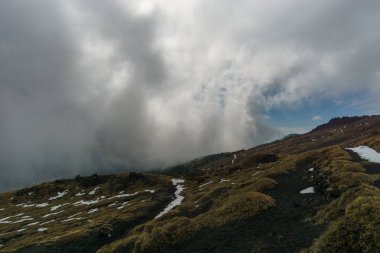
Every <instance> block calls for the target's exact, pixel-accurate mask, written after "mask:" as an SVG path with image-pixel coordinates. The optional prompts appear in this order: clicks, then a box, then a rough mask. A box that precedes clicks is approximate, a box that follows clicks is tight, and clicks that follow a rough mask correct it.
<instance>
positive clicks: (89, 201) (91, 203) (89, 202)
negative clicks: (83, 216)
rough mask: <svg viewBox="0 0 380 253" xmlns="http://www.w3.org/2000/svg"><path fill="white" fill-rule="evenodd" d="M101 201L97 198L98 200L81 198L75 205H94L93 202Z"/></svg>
mask: <svg viewBox="0 0 380 253" xmlns="http://www.w3.org/2000/svg"><path fill="white" fill-rule="evenodd" d="M98 202H99V199H96V200H87V201H86V200H80V201H78V202H75V203H74V205H75V206H81V205H93V204H96V203H98Z"/></svg>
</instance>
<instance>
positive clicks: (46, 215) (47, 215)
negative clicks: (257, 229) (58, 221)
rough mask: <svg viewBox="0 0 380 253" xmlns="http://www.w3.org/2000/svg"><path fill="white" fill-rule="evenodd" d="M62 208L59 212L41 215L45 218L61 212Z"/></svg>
mask: <svg viewBox="0 0 380 253" xmlns="http://www.w3.org/2000/svg"><path fill="white" fill-rule="evenodd" d="M63 211H64V210H62V211H59V212H55V213H48V214H45V215H44V216H42V218H46V217H49V216H51V215H56V214H59V213H62V212H63Z"/></svg>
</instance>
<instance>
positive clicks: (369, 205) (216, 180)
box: [0, 116, 380, 253]
mask: <svg viewBox="0 0 380 253" xmlns="http://www.w3.org/2000/svg"><path fill="white" fill-rule="evenodd" d="M379 152H380V116H364V117H350V118H349V117H345V118H336V119H332V120H331V121H330V122H329V123H327V124H325V125H322V126H319V127H317V128H316V129H314V130H313V131H311V132H309V133H307V134H304V135H293V136H290V137H288V138H286V139H284V140H279V141H275V142H272V143H269V144H265V145H261V146H258V147H255V148H252V149H249V150H240V151H236V152H232V153H222V154H216V155H211V156H206V157H203V158H199V159H196V160H193V161H190V162H188V163H185V164H182V165H179V166H175V167H172V168H168V169H166V170H163V171H160V172H156V173H151V174H140V173H124V174H114V175H93V176H90V177H80V176H78V177H76V178H75V179H64V180H57V181H54V182H47V183H44V184H41V185H36V186H33V187H30V188H25V189H21V190H18V191H13V192H7V193H2V194H0V252H32V253H33V252H42V253H43V252H99V253H101V252H134V253H137V252H172V253H174V252H176V253H177V252H178V253H181V252H183V253H185V252H186V253H187V252H304V253H305V252H380V250H379V249H380V239H379V238H380V223H379V220H380V190H379V188H378V187H379V186H380V164H379V163H378V160H376V157H377V156H380V154H379ZM368 159H369V160H368Z"/></svg>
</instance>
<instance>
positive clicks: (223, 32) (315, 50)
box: [0, 0, 380, 190]
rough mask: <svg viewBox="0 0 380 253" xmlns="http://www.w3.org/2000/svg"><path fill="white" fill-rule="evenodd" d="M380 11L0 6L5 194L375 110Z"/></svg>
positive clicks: (187, 4) (331, 4)
mask: <svg viewBox="0 0 380 253" xmlns="http://www.w3.org/2000/svg"><path fill="white" fill-rule="evenodd" d="M378 27H380V2H379V1H375V0H372V1H369V0H363V1H356V0H334V1H331V0H319V1H311V0H267V1H259V0H236V1H229V0H218V1H216V0H209V1H200V0H193V1H189V0H181V1H171V2H170V3H168V1H165V0H155V1H154V0H124V1H123V0H110V1H103V0H65V1H50V0H34V1H28V0H12V1H6V0H0V190H5V189H12V188H15V187H21V186H25V185H31V184H34V183H36V182H40V181H43V180H47V179H53V178H61V177H74V176H75V175H77V174H81V175H89V174H92V173H108V172H112V171H115V170H116V169H118V170H120V169H134V170H146V169H149V168H162V167H165V166H170V165H174V164H177V163H180V162H184V161H187V160H190V159H193V158H196V157H199V156H203V155H206V154H213V153H218V152H223V151H233V150H238V149H242V148H249V147H253V146H255V145H258V144H261V143H265V142H268V141H272V140H275V139H277V138H281V137H282V136H284V135H286V134H289V133H303V132H307V131H309V130H311V129H312V128H313V127H315V126H317V125H319V124H322V123H325V122H327V121H328V120H329V119H330V118H332V117H336V116H344V115H365V114H378V113H379V109H378V108H380V107H379V106H380V100H379V99H378V97H379V95H380V84H379V81H380V67H379V66H380V46H379V45H380V33H379V32H378Z"/></svg>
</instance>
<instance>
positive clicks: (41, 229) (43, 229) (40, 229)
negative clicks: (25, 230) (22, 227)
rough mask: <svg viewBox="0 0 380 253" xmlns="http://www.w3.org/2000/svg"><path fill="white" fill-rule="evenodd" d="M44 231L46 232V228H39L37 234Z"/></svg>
mask: <svg viewBox="0 0 380 253" xmlns="http://www.w3.org/2000/svg"><path fill="white" fill-rule="evenodd" d="M46 230H48V228H39V229H37V232H44V231H46Z"/></svg>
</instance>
